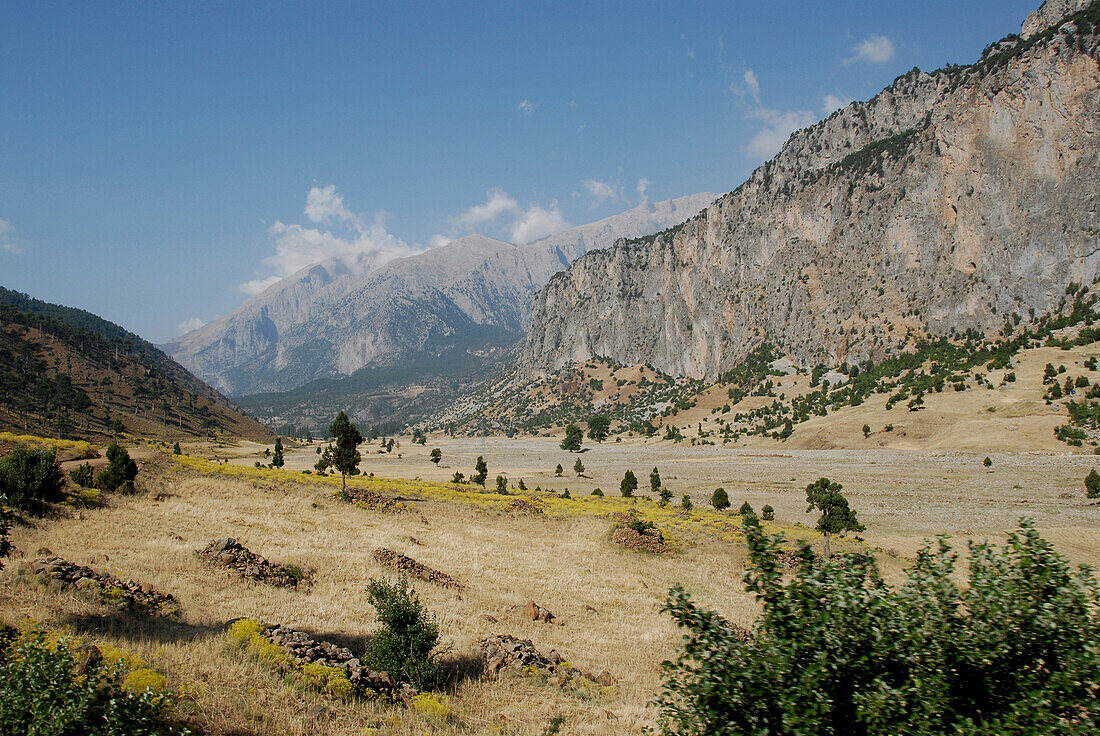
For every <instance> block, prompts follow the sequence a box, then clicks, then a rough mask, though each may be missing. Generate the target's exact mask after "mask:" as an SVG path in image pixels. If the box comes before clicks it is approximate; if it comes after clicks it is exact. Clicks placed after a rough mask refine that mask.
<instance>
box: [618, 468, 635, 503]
mask: <svg viewBox="0 0 1100 736" xmlns="http://www.w3.org/2000/svg"><path fill="white" fill-rule="evenodd" d="M636 490H638V479H637V478H636V477H634V471H633V470H628V471H626V472H625V473H623V479H622V481H621V482H620V483H619V493H621V494H623V498H630V497H632V496H633V495H634V491H636Z"/></svg>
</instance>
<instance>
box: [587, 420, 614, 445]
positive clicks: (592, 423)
mask: <svg viewBox="0 0 1100 736" xmlns="http://www.w3.org/2000/svg"><path fill="white" fill-rule="evenodd" d="M610 430H611V420H610V419H609V418H608V417H606V416H605V415H603V414H594V415H593V416H590V417H588V439H590V440H595V441H596V442H603V441H604V440H606V439H607V434H608V432H609V431H610Z"/></svg>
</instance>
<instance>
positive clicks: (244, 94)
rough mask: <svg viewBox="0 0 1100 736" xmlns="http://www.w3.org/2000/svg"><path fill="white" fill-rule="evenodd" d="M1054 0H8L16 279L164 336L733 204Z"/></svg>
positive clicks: (0, 139) (2, 37)
mask: <svg viewBox="0 0 1100 736" xmlns="http://www.w3.org/2000/svg"><path fill="white" fill-rule="evenodd" d="M1038 5H1039V0H1028V1H1026V2H1025V1H1022V0H965V1H960V0H929V1H927V2H906V3H894V2H886V1H885V0H875V1H873V2H872V1H865V2H844V1H843V0H836V2H824V1H815V2H793V1H791V2H783V1H777V2H770V3H768V2H764V3H760V2H758V3H751V4H750V3H741V2H725V3H721V2H682V3H671V2H670V3H637V2H635V3H616V2H585V3H560V2H556V3H549V2H548V3H538V4H535V3H524V2H504V3H480V2H471V3H418V2H400V3H389V2H387V3H381V2H362V3H331V2H330V3H326V2H312V3H255V4H253V3H244V2H234V3H182V2H179V3H162V2H141V3H122V2H118V3H115V2H110V3H108V2H100V3H95V2H79V3H77V2H74V3H55V2H12V1H11V0H7V1H6V2H2V3H0V284H2V285H4V286H7V287H9V288H15V289H19V290H21V291H27V292H29V293H31V294H32V295H33V296H37V297H39V298H42V299H47V300H49V301H54V302H60V303H63V304H67V305H71V306H78V307H82V308H85V309H89V310H91V311H93V312H96V313H97V314H100V315H101V316H103V317H106V318H108V319H111V320H113V321H116V322H118V323H120V324H122V325H124V326H126V327H128V328H129V329H132V330H134V331H136V332H138V333H140V334H142V335H143V336H145V337H147V338H149V339H152V340H154V341H158V342H160V341H165V340H167V339H169V338H171V337H173V336H175V335H177V334H179V333H180V332H181V329H182V327H183V325H185V324H188V323H190V325H192V326H193V325H196V324H198V323H200V322H202V321H207V320H210V319H212V318H215V317H217V316H221V315H225V314H228V313H229V312H231V311H233V310H234V309H236V308H237V307H238V306H240V305H241V304H242V303H244V301H246V300H247V299H248V298H249V294H250V293H251V292H255V291H256V290H257V289H259V288H262V286H263V285H265V284H268V283H270V282H271V281H272V280H273V279H277V278H278V277H280V276H285V275H286V274H288V273H290V272H291V271H292V270H294V269H295V268H297V267H299V266H301V265H304V264H305V263H308V262H311V261H316V260H319V259H320V258H322V257H324V256H325V255H346V254H355V253H359V252H368V253H370V254H372V257H375V258H377V259H380V260H382V259H385V258H389V257H394V256H397V255H403V254H406V253H410V252H415V251H417V250H420V249H424V248H428V247H430V246H432V245H433V244H439V243H443V242H446V241H447V240H448V239H450V238H454V237H457V236H460V235H462V234H465V233H468V232H473V231H477V232H483V233H485V234H487V235H492V236H495V237H502V238H504V239H509V240H512V241H513V242H515V241H524V240H530V239H533V238H535V237H538V236H540V235H543V234H546V233H548V232H550V231H552V230H554V229H558V228H561V227H564V226H566V225H576V224H582V223H584V222H590V221H592V220H594V219H598V218H599V217H604V216H607V215H609V214H613V213H615V212H618V211H621V210H623V209H626V208H628V207H631V206H634V205H636V204H637V203H639V202H640V201H641V200H642V199H643V198H648V199H651V200H661V199H667V198H670V197H676V196H680V195H684V194H690V193H694V192H699V191H714V192H723V191H729V190H731V189H733V188H735V187H736V186H737V185H738V184H739V183H741V182H742V181H743V180H744V179H745V178H746V177H747V176H748V174H749V173H750V172H751V171H752V169H754V168H755V167H756V166H757V165H759V164H760V163H761V162H762V161H763V160H765V159H766V158H767V157H768V156H769V155H770V154H771V153H773V152H774V151H775V150H777V149H778V146H779V145H780V144H781V142H782V141H783V140H785V138H786V136H787V134H788V133H789V132H790V130H791V129H792V128H793V127H800V126H801V125H805V124H807V123H810V122H813V121H814V120H815V119H820V118H821V117H823V116H825V115H827V114H828V113H829V112H831V111H832V109H834V108H835V107H836V106H839V105H841V104H843V103H844V102H845V101H847V100H851V99H867V98H869V97H871V96H873V95H874V94H875V93H877V92H878V91H879V90H881V89H882V88H883V87H885V86H886V85H888V84H889V83H890V82H891V80H892V79H893V78H894V77H896V76H897V75H899V74H902V73H904V72H905V71H907V70H909V69H911V68H912V67H914V66H918V67H920V68H922V69H926V70H930V69H934V68H936V67H939V66H943V65H944V64H947V63H951V62H957V63H967V62H970V61H973V60H974V59H975V58H977V56H978V55H979V54H980V53H981V50H982V48H983V47H984V46H985V45H986V44H987V43H989V42H991V41H994V40H996V39H999V38H1001V37H1003V36H1004V35H1006V34H1008V33H1012V32H1017V31H1018V30H1019V25H1020V23H1021V22H1022V21H1023V19H1024V17H1025V16H1026V15H1027V13H1028V12H1029V11H1030V10H1033V9H1034V8H1035V7H1037V6H1038Z"/></svg>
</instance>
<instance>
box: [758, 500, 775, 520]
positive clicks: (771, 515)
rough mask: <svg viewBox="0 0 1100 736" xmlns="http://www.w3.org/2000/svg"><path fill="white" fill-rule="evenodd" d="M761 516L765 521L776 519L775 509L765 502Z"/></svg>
mask: <svg viewBox="0 0 1100 736" xmlns="http://www.w3.org/2000/svg"><path fill="white" fill-rule="evenodd" d="M760 518H761V519H763V520H764V521H772V520H774V519H775V509H773V508H772V507H771V505H770V504H764V508H762V509H760Z"/></svg>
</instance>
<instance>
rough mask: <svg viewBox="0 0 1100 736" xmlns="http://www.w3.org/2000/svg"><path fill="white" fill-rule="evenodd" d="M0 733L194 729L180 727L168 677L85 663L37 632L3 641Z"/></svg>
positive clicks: (66, 645)
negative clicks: (168, 685) (168, 689)
mask: <svg viewBox="0 0 1100 736" xmlns="http://www.w3.org/2000/svg"><path fill="white" fill-rule="evenodd" d="M0 733H5V734H17V733H18V734H43V735H45V734H84V733H87V734H104V735H105V736H129V735H130V734H157V735H158V736H172V735H176V734H179V735H181V736H182V735H183V734H189V733H191V731H190V730H189V729H188V728H187V727H185V726H183V725H182V724H180V723H178V722H177V721H176V720H175V718H174V716H173V711H172V701H171V694H170V693H169V692H168V691H167V690H166V689H165V687H164V675H162V674H160V673H159V672H156V671H154V670H148V669H137V670H134V671H133V672H130V673H129V675H125V674H124V673H123V671H122V669H121V668H120V667H119V666H112V665H110V664H108V663H107V662H106V661H103V662H100V661H95V660H93V659H89V658H87V657H81V656H80V655H79V654H78V653H77V652H74V651H73V649H72V648H71V642H70V640H68V639H65V638H61V639H58V640H56V641H50V640H48V639H47V637H46V635H45V634H44V633H42V632H40V631H37V630H33V629H32V630H30V631H28V632H27V633H25V634H23V635H22V636H20V637H18V638H17V639H14V640H11V639H10V638H9V639H8V640H7V641H4V642H2V643H0Z"/></svg>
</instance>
